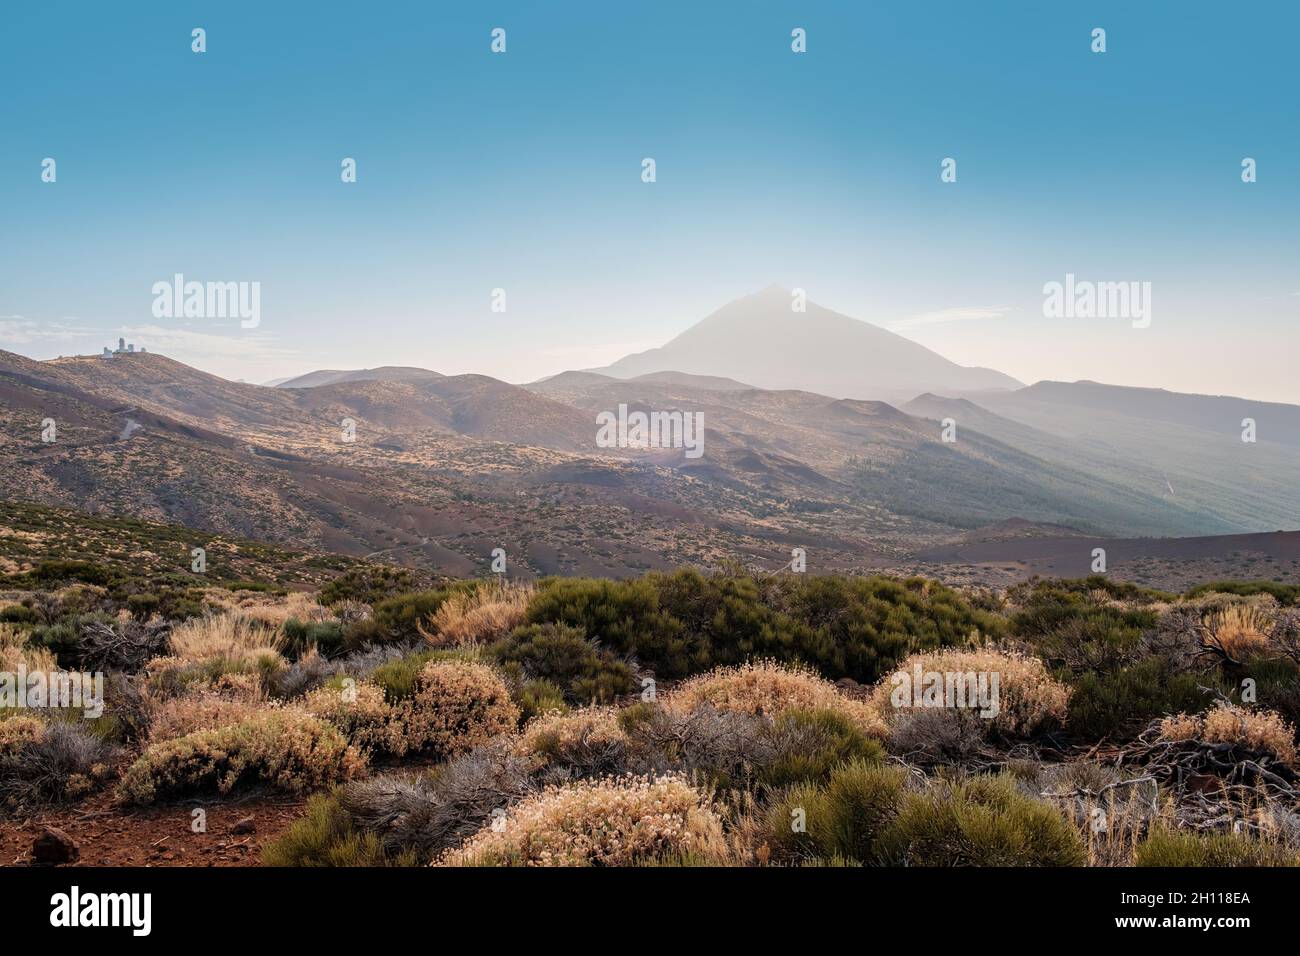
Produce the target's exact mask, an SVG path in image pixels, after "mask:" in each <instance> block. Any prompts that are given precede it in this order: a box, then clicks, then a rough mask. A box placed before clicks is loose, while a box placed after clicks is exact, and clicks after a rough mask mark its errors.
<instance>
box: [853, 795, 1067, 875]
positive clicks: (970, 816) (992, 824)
mask: <svg viewBox="0 0 1300 956" xmlns="http://www.w3.org/2000/svg"><path fill="white" fill-rule="evenodd" d="M874 851H875V858H876V861H877V862H879V863H881V864H883V865H886V866H1082V865H1083V863H1084V861H1085V858H1086V854H1085V852H1084V846H1083V840H1082V838H1081V837H1080V835H1079V831H1078V829H1077V828H1076V827H1075V826H1074V824H1072V823H1070V822H1069V821H1068V820H1066V819H1065V817H1063V816H1062V815H1061V814H1060V812H1059V811H1057V809H1056V808H1055V807H1053V806H1051V805H1049V804H1047V803H1044V802H1042V801H1040V800H1035V799H1033V798H1031V797H1027V796H1025V795H1024V794H1022V793H1020V792H1019V791H1018V790H1017V789H1016V786H1015V782H1014V779H1013V778H1010V777H975V778H972V779H969V780H961V781H945V782H940V783H939V784H937V785H936V786H934V787H933V788H932V789H930V790H927V791H922V792H914V793H909V794H907V796H906V797H904V799H903V801H902V803H901V804H900V805H899V807H898V812H897V814H896V815H895V816H894V818H893V819H892V820H891V821H890V822H889V825H888V826H887V827H885V829H884V830H883V832H882V833H881V834H880V837H879V838H878V840H877V841H876V844H875V847H874Z"/></svg>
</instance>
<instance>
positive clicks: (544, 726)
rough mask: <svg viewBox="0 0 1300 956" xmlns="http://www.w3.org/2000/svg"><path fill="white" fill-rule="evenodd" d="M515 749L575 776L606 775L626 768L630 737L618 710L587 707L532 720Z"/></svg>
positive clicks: (544, 715)
mask: <svg viewBox="0 0 1300 956" xmlns="http://www.w3.org/2000/svg"><path fill="white" fill-rule="evenodd" d="M515 748H516V752H517V753H519V754H521V755H525V756H533V757H535V758H538V759H539V761H540V762H542V763H544V764H549V765H552V766H557V767H560V768H563V769H564V770H565V771H568V772H571V773H572V774H574V775H575V776H581V777H591V776H604V775H606V774H610V773H614V772H615V771H618V770H621V769H622V768H623V764H624V761H625V760H626V757H627V749H628V737H627V733H626V732H625V731H624V730H623V727H622V725H621V724H620V723H619V719H618V712H617V711H615V710H612V709H610V708H588V709H583V710H577V711H573V712H571V713H567V714H565V713H550V714H543V715H542V716H541V717H537V718H535V719H534V720H531V721H529V722H528V725H527V726H526V727H524V730H523V733H522V734H521V735H520V737H519V739H518V741H517V742H516V744H515Z"/></svg>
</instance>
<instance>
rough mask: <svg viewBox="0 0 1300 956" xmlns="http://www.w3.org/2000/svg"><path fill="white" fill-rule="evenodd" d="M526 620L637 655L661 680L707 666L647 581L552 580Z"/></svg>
mask: <svg viewBox="0 0 1300 956" xmlns="http://www.w3.org/2000/svg"><path fill="white" fill-rule="evenodd" d="M528 621H529V623H532V624H563V625H567V626H568V627H570V628H573V629H575V630H577V631H579V632H581V633H582V634H583V635H584V636H590V637H593V638H595V639H597V640H599V641H600V642H601V643H602V644H603V645H605V646H606V647H609V648H612V649H613V650H615V651H617V652H618V653H620V654H624V655H635V656H636V658H637V659H638V660H640V661H641V662H643V663H646V664H649V665H650V666H652V667H653V668H654V670H655V672H656V673H658V674H660V675H661V676H663V677H683V676H685V675H686V674H689V673H694V672H695V671H697V670H700V669H702V668H704V667H707V666H708V660H707V656H701V655H700V654H698V653H697V649H696V648H695V647H694V642H693V640H692V638H690V637H689V636H688V635H687V634H686V633H685V629H684V627H683V625H682V623H681V622H680V621H678V620H676V619H674V618H673V617H672V615H670V614H668V613H667V612H665V611H663V610H661V609H660V607H659V592H658V590H657V589H656V588H655V586H654V584H653V583H652V582H651V581H650V580H648V579H647V578H641V579H637V580H633V581H607V580H603V579H600V580H591V579H587V578H549V579H547V580H545V581H543V582H542V584H541V585H540V586H539V588H538V590H537V593H536V594H534V596H533V599H532V600H531V601H530V602H529V604H528Z"/></svg>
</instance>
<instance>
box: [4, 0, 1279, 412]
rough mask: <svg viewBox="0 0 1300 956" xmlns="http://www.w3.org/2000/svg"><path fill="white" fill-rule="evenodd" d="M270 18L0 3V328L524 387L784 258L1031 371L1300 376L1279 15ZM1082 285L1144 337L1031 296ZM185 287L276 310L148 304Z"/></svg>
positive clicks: (277, 11)
mask: <svg viewBox="0 0 1300 956" xmlns="http://www.w3.org/2000/svg"><path fill="white" fill-rule="evenodd" d="M282 6H286V5H279V4H267V3H264V2H259V3H237V2H236V3H232V2H226V3H222V4H220V5H215V4H200V3H178V2H174V0H173V2H135V3H132V4H125V5H123V4H119V5H105V4H100V3H80V4H65V3H59V2H46V3H41V4H22V5H18V4H8V5H6V8H5V10H4V12H3V14H0V18H2V19H0V79H2V80H3V89H4V91H5V94H4V96H3V97H0V348H6V349H12V350H15V351H19V352H22V353H24V354H27V355H31V356H35V357H39V358H45V357H50V356H53V355H58V354H71V353H77V352H96V351H98V350H99V349H100V347H101V346H102V345H104V344H107V343H108V342H109V341H111V340H115V339H116V338H117V336H118V335H125V336H126V337H127V338H129V339H133V340H134V341H136V342H137V343H139V344H142V345H146V346H148V347H149V348H151V349H153V350H157V351H161V352H164V353H166V354H169V355H171V356H173V357H175V358H178V359H180V360H182V361H185V362H188V363H190V364H193V365H197V366H199V367H200V368H204V369H206V370H209V371H214V372H217V373H218V374H222V375H225V376H227V377H230V378H244V379H247V380H250V381H263V380H266V379H268V378H272V377H278V376H286V375H291V374H296V373H299V372H303V371H307V370H309V369H311V368H317V367H336V368H337V367H360V366H375V365H382V364H402V365H423V366H426V367H430V368H434V369H437V370H439V371H443V372H448V373H455V372H465V371H478V372H484V373H487V374H491V375H496V376H498V377H502V378H505V379H508V380H512V381H523V380H530V379H533V378H536V377H539V376H541V375H545V374H549V373H552V372H556V371H559V370H562V369H564V368H574V367H588V366H593V365H600V364H604V363H606V362H608V361H611V360H613V359H615V358H617V357H619V356H621V355H622V354H624V353H626V352H628V351H634V350H640V349H644V348H648V347H651V346H654V345H658V344H662V343H663V342H664V341H666V340H667V339H668V338H671V337H672V336H673V335H675V334H676V333H678V332H680V331H681V330H682V329H684V328H686V327H687V326H688V325H690V324H691V323H692V322H694V321H697V320H698V319H700V318H702V317H703V316H704V315H706V314H707V313H709V312H711V311H713V310H714V309H715V308H717V307H719V306H721V305H723V304H724V303H726V302H727V301H729V300H731V299H734V298H737V297H739V296H741V295H743V294H746V293H749V292H753V291H755V290H757V289H759V288H761V287H762V286H764V285H767V284H768V283H770V282H779V283H781V284H783V285H785V286H787V287H794V286H798V287H802V288H805V289H806V290H807V291H808V295H809V297H810V298H812V299H813V300H815V301H817V302H820V303H821V304H823V305H826V306H828V307H830V308H834V309H837V310H839V311H841V312H845V313H848V314H850V315H854V316H856V317H859V318H862V319H865V320H867V321H871V322H874V323H877V324H880V325H884V326H887V327H891V328H895V329H897V330H899V331H900V332H902V334H905V335H907V336H909V337H911V338H913V339H915V340H917V341H919V342H922V343H923V344H925V345H927V346H929V347H931V348H934V349H936V350H937V351H939V352H941V353H942V354H944V355H946V356H948V357H949V358H952V359H953V360H955V361H958V362H961V363H963V364H979V365H987V366H991V367H995V368H998V369H1000V370H1002V371H1004V372H1007V373H1009V374H1011V375H1014V376H1016V377H1017V378H1020V379H1022V380H1024V381H1035V380H1038V379H1042V378H1055V379H1076V378H1089V379H1095V380H1099V381H1105V382H1114V383H1120V384H1135V385H1157V386H1163V387H1167V388H1172V389H1178V390H1184V391H1200V392H1214V393H1235V394H1242V395H1247V396H1249V397H1255V398H1267V399H1276V400H1284V401H1292V402H1300V375H1297V374H1296V372H1295V365H1296V358H1297V356H1298V355H1300V332H1297V320H1298V319H1300V255H1298V253H1300V216H1298V215H1297V213H1298V212H1300V202H1298V200H1300V180H1298V177H1300V123H1298V122H1297V120H1298V119H1300V116H1298V113H1300V99H1298V98H1297V96H1296V80H1295V57H1294V49H1293V46H1294V37H1295V35H1296V33H1297V30H1298V29H1300V12H1297V8H1296V5H1295V4H1293V3H1281V2H1278V3H1260V4H1252V5H1250V6H1249V8H1248V9H1247V10H1244V11H1238V10H1234V9H1233V8H1232V7H1230V6H1225V5H1222V4H1210V3H1188V2H1144V3H1142V4H1134V3H1131V2H1123V3H1113V4H1106V3H1094V4H1087V5H1086V6H1087V7H1088V8H1089V9H1088V10H1087V11H1086V12H1085V11H1084V10H1083V9H1082V8H1083V7H1084V6H1085V5H1083V4H1063V3H1056V4H1047V3H1042V2H1038V0H1033V2H1031V0H1026V2H1019V3H992V4H972V3H969V2H967V0H954V2H947V3H945V2H930V3H924V4H921V3H905V2H902V0H888V2H880V3H874V2H873V3H863V2H853V3H829V2H826V3H818V4H815V5H809V4H798V3H794V2H785V3H763V2H754V0H747V2H743V3H741V2H737V3H716V2H715V3H708V4H700V3H672V2H657V3H653V4H639V5H632V4H610V3H564V2H559V3H546V4H542V3H531V4H529V3H522V2H516V3H509V4H507V3H430V2H427V0H426V2H418V3H417V2H413V3H389V4H384V5H382V6H378V5H368V4H355V3H348V4H333V3H328V2H318V3H314V4H311V5H309V6H306V5H304V6H302V7H301V8H300V9H298V10H296V11H290V10H287V9H281V7H282ZM1139 7H1140V9H1138V8H1139ZM1049 8H1051V9H1049ZM1076 8H1077V9H1076ZM194 27H203V28H205V29H206V31H207V44H208V51H207V52H206V53H203V54H195V53H193V52H191V49H190V45H191V37H190V31H191V29H192V28H194ZM494 27H503V28H505V29H506V31H507V52H506V53H505V54H503V55H494V54H493V53H491V52H490V50H489V43H490V31H491V30H492V28H494ZM794 27H803V28H805V29H806V30H807V37H808V41H807V42H808V52H807V53H805V54H794V53H792V52H791V50H790V31H791V29H793V28H794ZM1094 27H1104V28H1105V29H1106V31H1107V48H1108V49H1107V52H1106V53H1104V54H1094V53H1092V52H1091V50H1090V43H1091V37H1090V33H1091V31H1092V29H1093V28H1094ZM45 157H52V158H54V159H55V160H56V162H57V181H56V182H54V183H43V182H42V181H41V163H42V160H43V159H44V158H45ZM344 157H354V158H355V159H356V161H357V164H358V182H356V183H353V184H344V183H342V182H341V181H340V162H341V160H342V159H343V158H344ZM644 157H653V158H654V159H655V160H656V162H657V174H658V181H657V182H655V183H653V184H646V183H643V182H642V181H641V161H642V159H643V158H644ZM945 157H953V158H955V159H956V160H957V172H958V177H957V182H955V183H942V182H940V178H939V171H940V161H941V160H942V159H943V158H945ZM1243 157H1253V158H1255V159H1256V160H1257V162H1258V182H1255V183H1252V184H1245V183H1243V182H1242V181H1241V175H1240V173H1241V161H1242V159H1243ZM1067 272H1069V273H1074V274H1075V275H1077V276H1078V277H1079V278H1081V279H1092V280H1098V281H1121V280H1137V281H1149V282H1150V283H1151V285H1152V316H1151V318H1152V321H1151V325H1150V327H1149V328H1145V329H1134V328H1132V326H1131V323H1130V322H1128V321H1126V320H1123V319H1082V318H1075V319H1049V318H1045V317H1044V315H1043V310H1042V303H1043V293H1042V287H1043V284H1044V283H1046V282H1050V281H1054V280H1055V281H1061V280H1063V279H1064V277H1065V275H1066V273H1067ZM175 273H182V274H184V275H185V276H186V277H187V278H188V279H195V280H199V281H209V280H211V281H257V282H260V283H261V324H260V325H259V327H258V328H256V329H241V328H240V327H239V322H238V321H237V320H232V319H222V318H211V319H190V320H185V319H157V318H155V317H154V316H153V314H152V312H151V306H152V304H153V295H152V293H151V287H152V285H153V284H154V283H155V282H158V281H160V280H170V279H171V277H172V276H173V275H174V274H175ZM494 288H504V289H505V290H506V295H507V299H506V301H507V311H506V312H505V313H504V314H499V313H493V312H492V311H490V304H491V294H492V290H493V289H494Z"/></svg>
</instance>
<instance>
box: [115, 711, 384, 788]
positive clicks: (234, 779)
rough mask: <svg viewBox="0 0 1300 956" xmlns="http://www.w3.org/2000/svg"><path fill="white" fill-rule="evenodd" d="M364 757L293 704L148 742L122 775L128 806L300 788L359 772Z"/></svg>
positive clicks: (329, 726)
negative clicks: (261, 787) (258, 788)
mask: <svg viewBox="0 0 1300 956" xmlns="http://www.w3.org/2000/svg"><path fill="white" fill-rule="evenodd" d="M364 768H365V759H364V758H363V757H362V755H361V754H360V753H359V752H358V751H357V750H356V749H354V748H352V747H350V746H349V745H348V743H347V741H346V740H345V739H344V738H343V735H342V734H340V733H339V732H338V730H337V729H335V728H334V727H332V726H331V725H329V724H328V723H326V722H324V721H322V720H319V719H317V718H315V717H313V716H311V715H310V714H308V713H306V712H304V711H301V710H298V709H296V708H291V707H284V708H274V709H271V708H268V709H265V710H263V711H261V712H259V713H258V714H257V715H256V716H254V717H251V718H249V719H248V720H243V721H240V722H239V723H235V724H228V725H226V726H225V727H215V728H212V729H210V730H200V731H196V732H194V733H192V734H187V735H186V736H184V737H178V738H176V739H175V740H166V741H161V742H159V743H155V744H150V745H149V747H147V748H146V749H145V751H144V753H143V754H142V755H141V756H140V758H139V759H138V760H136V762H135V763H133V764H132V765H131V766H130V768H129V769H128V770H127V771H126V773H125V774H123V776H122V782H121V785H120V793H121V795H122V797H123V799H125V800H127V801H128V802H131V803H152V802H153V801H155V800H157V799H163V798H168V797H175V796H181V795H184V794H188V793H211V792H216V793H219V794H223V795H224V794H228V793H230V792H231V791H232V790H234V789H235V788H236V787H238V786H241V785H249V784H258V783H261V784H267V785H269V786H272V787H274V788H276V789H277V790H287V791H289V792H291V793H301V792H303V791H306V790H312V789H315V788H317V787H323V786H328V785H330V784H335V783H341V782H343V781H345V780H349V779H351V778H352V777H354V776H356V775H358V774H359V773H361V771H362V770H363V769H364Z"/></svg>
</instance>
